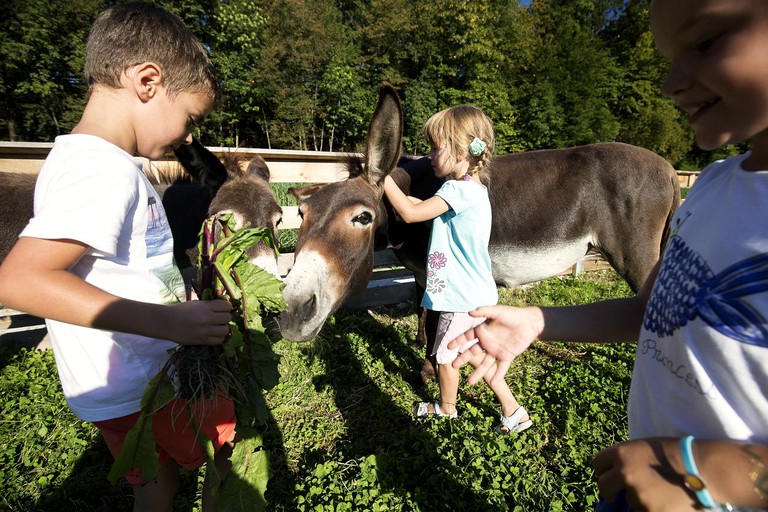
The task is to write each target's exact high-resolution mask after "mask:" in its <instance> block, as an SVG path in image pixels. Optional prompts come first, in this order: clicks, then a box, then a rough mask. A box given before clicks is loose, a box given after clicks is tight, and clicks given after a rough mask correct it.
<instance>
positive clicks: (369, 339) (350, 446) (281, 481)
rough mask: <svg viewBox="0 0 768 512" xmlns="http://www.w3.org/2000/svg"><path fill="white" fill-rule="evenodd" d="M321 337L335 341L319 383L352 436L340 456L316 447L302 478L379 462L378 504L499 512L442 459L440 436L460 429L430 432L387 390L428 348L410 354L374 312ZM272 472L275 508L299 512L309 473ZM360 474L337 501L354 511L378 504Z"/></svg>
mask: <svg viewBox="0 0 768 512" xmlns="http://www.w3.org/2000/svg"><path fill="white" fill-rule="evenodd" d="M355 336H357V337H360V338H363V343H362V346H364V347H365V348H366V349H367V350H368V352H369V355H366V354H360V353H358V351H357V349H356V347H355V341H354V339H353V337H355ZM320 338H324V339H330V340H333V341H332V342H328V343H325V344H324V345H323V346H322V347H319V348H316V349H315V354H314V357H316V358H318V359H320V360H322V361H323V362H324V365H325V368H326V372H325V374H323V375H320V376H315V377H314V379H313V384H314V386H315V389H316V390H318V391H323V390H325V389H330V390H331V391H332V393H331V394H332V396H333V397H334V401H335V405H336V408H337V409H338V411H339V412H340V414H341V416H342V421H343V424H344V426H343V430H344V432H345V434H344V439H343V440H342V441H341V442H339V443H337V448H336V452H337V453H335V454H333V455H329V454H328V453H326V452H325V451H324V450H319V449H316V448H310V449H307V450H305V451H304V452H303V453H302V454H301V455H300V461H299V463H298V464H297V466H298V467H299V468H300V470H299V471H300V472H304V471H305V470H307V469H308V473H307V477H311V473H312V468H316V467H318V466H320V465H322V464H324V463H325V462H327V461H329V460H332V461H342V465H343V466H344V467H347V468H348V467H359V466H362V465H364V462H361V461H367V460H371V457H373V459H374V460H375V475H376V476H375V480H376V481H375V482H374V483H373V486H374V487H378V488H377V489H376V492H377V493H378V495H379V496H384V495H387V497H386V498H382V500H383V501H382V502H381V503H379V504H382V503H385V504H388V505H389V506H392V504H393V503H398V504H400V506H401V508H400V509H398V510H429V511H443V510H445V511H454V510H465V511H475V510H477V511H492V510H496V509H494V507H493V505H491V504H489V503H488V501H487V499H486V497H485V496H484V494H483V493H482V492H479V491H474V490H472V489H470V488H468V487H467V486H466V485H465V484H464V483H462V482H461V481H460V480H459V479H457V478H456V475H457V474H458V473H460V472H461V471H463V470H464V468H457V467H454V465H453V464H452V461H451V459H450V458H448V457H444V456H442V455H441V453H440V445H441V444H442V442H441V441H442V440H440V439H438V438H436V437H435V436H436V435H446V436H450V434H451V431H452V430H453V429H454V428H457V427H456V423H452V422H448V421H445V422H444V423H443V424H442V425H440V426H439V427H438V428H437V429H434V428H425V425H424V423H423V420H418V421H417V420H414V419H413V417H412V416H411V411H410V404H409V405H408V407H407V408H404V407H403V404H402V403H396V402H395V401H394V400H393V395H392V391H391V390H389V391H385V390H384V389H383V388H382V386H388V385H392V383H393V382H398V380H399V379H402V381H405V382H410V381H411V380H412V378H413V376H414V374H416V375H417V374H418V368H420V367H421V361H422V356H421V355H420V354H421V353H422V351H423V349H421V350H419V351H415V350H414V349H412V348H410V347H409V346H408V344H407V343H405V342H402V341H401V340H400V339H399V338H398V334H397V332H396V331H395V329H394V328H393V327H392V326H391V325H382V323H381V322H380V321H379V320H377V319H376V318H374V317H373V316H372V315H371V314H370V313H367V312H363V311H360V310H349V309H347V310H342V311H341V312H339V313H337V314H336V315H335V318H334V322H333V323H332V324H329V325H326V327H325V328H324V331H323V333H321V336H320ZM368 357H370V359H371V360H372V361H375V362H376V363H377V364H381V365H382V368H383V369H384V373H385V374H393V377H394V378H393V379H386V378H384V379H381V381H379V379H376V380H374V379H373V378H372V377H371V372H370V371H369V370H370V369H369V368H365V367H364V366H363V365H364V361H365V360H366V359H367V358H368ZM377 371H380V370H377ZM435 430H437V431H439V434H436V433H435ZM347 463H348V464H347ZM272 467H273V469H274V470H275V471H276V473H275V474H274V475H273V477H272V479H271V480H270V484H269V490H268V495H269V496H268V497H269V498H270V504H271V505H274V506H276V507H279V509H280V510H295V509H296V508H297V503H298V502H297V496H293V495H292V493H291V489H293V488H294V486H295V485H296V484H297V483H298V480H300V479H301V478H302V475H299V474H290V472H289V471H288V469H287V468H284V467H280V466H278V465H277V464H273V466H272ZM361 471H362V470H361ZM354 475H355V474H354V472H353V473H350V474H349V475H347V476H348V477H347V476H345V478H344V482H345V483H347V484H348V485H349V489H347V494H346V495H345V494H343V493H342V494H337V495H336V498H337V499H338V500H339V501H342V500H343V501H344V503H351V505H352V506H353V509H355V510H356V509H366V507H371V506H372V505H373V504H374V503H375V502H376V498H372V497H371V495H370V494H366V493H365V491H366V490H368V489H370V488H371V487H370V486H371V485H372V484H371V482H370V481H368V482H364V480H365V477H364V476H362V475H360V476H354ZM361 485H362V488H361ZM366 485H368V486H369V487H366ZM356 493H358V494H356ZM333 499H334V498H333V497H331V498H330V500H329V501H324V503H326V504H328V503H329V502H330V501H332V500H333ZM386 500H390V501H388V502H387V501H386ZM335 504H336V505H339V502H338V501H337V502H336V503H335ZM501 509H502V508H499V510H501ZM503 509H506V508H503Z"/></svg>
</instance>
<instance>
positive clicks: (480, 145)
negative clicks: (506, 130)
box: [469, 137, 485, 156]
mask: <svg viewBox="0 0 768 512" xmlns="http://www.w3.org/2000/svg"><path fill="white" fill-rule="evenodd" d="M483 151H485V142H483V141H482V140H480V139H479V138H477V137H475V138H474V139H472V142H470V143H469V154H470V155H472V156H480V155H482V154H483Z"/></svg>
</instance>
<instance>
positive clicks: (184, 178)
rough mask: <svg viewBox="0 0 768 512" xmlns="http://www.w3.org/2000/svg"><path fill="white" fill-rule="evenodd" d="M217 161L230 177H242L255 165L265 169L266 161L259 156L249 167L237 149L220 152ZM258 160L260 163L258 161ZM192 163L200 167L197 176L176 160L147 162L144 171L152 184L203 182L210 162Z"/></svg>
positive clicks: (246, 159) (197, 161)
mask: <svg viewBox="0 0 768 512" xmlns="http://www.w3.org/2000/svg"><path fill="white" fill-rule="evenodd" d="M218 161H219V163H218V164H217V165H221V166H223V168H224V169H225V170H226V173H227V175H228V176H230V177H244V176H247V175H248V172H249V169H250V168H251V167H255V166H257V165H263V166H264V168H265V169H266V163H265V162H264V160H263V159H261V157H259V158H257V159H254V161H252V162H251V163H250V167H249V166H247V165H246V162H247V161H248V156H247V155H245V154H244V153H240V152H238V151H237V150H233V151H229V152H226V153H222V155H221V157H220V159H218ZM258 161H260V163H259V162H258ZM194 165H195V166H196V167H197V166H199V167H200V170H199V171H198V172H199V176H194V175H193V174H191V173H190V171H189V170H187V169H185V168H184V166H182V165H181V163H179V162H178V161H176V162H173V161H171V162H168V164H167V165H164V166H162V167H161V166H158V165H156V164H155V163H154V162H151V161H150V162H149V164H148V165H146V166H144V171H145V174H146V176H147V179H148V180H149V182H150V183H151V184H152V185H173V184H174V183H205V182H206V180H207V179H208V177H209V176H210V172H209V171H207V169H209V168H210V167H209V166H210V165H211V164H210V162H203V161H200V160H196V161H195V162H194ZM268 173H269V170H268V169H267V176H269V174H268Z"/></svg>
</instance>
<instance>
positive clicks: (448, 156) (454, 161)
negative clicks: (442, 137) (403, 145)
mask: <svg viewBox="0 0 768 512" xmlns="http://www.w3.org/2000/svg"><path fill="white" fill-rule="evenodd" d="M429 159H430V160H431V161H432V169H433V170H434V171H435V176H437V177H438V178H448V179H451V178H458V177H460V176H463V175H464V174H466V172H467V169H469V160H467V158H466V157H465V158H456V157H455V156H454V155H453V152H452V151H451V148H450V146H449V145H448V144H446V143H444V142H441V143H440V144H439V145H436V146H433V147H432V149H431V150H430V151H429Z"/></svg>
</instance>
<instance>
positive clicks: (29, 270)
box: [0, 237, 231, 345]
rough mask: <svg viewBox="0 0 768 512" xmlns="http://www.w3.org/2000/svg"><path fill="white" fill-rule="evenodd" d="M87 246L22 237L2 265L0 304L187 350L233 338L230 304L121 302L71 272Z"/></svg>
mask: <svg viewBox="0 0 768 512" xmlns="http://www.w3.org/2000/svg"><path fill="white" fill-rule="evenodd" d="M87 249H88V247H87V246H85V245H83V244H82V243H79V242H76V241H73V240H45V239H41V238H31V237H22V238H20V239H19V241H18V242H17V243H16V245H15V246H14V247H13V249H12V250H11V252H10V253H9V254H8V256H7V257H6V258H5V260H4V261H3V263H2V265H0V304H3V305H5V306H7V307H11V308H14V309H17V310H19V311H24V312H26V313H29V314H32V315H35V316H39V317H43V318H49V319H51V320H58V321H61V322H66V323H70V324H75V325H80V326H84V327H92V328H95V329H103V330H108V331H117V332H127V333H132V334H139V335H143V336H148V337H152V338H158V339H166V340H171V341H174V342H176V343H179V344H183V345H214V344H219V343H221V342H222V341H223V340H224V336H226V334H227V332H229V326H228V323H229V320H230V318H231V316H230V310H231V306H230V304H229V303H228V302H227V301H224V300H214V301H189V302H182V303H180V304H174V305H172V306H168V305H162V304H150V303H145V302H139V301H134V300H129V299H124V298H121V297H117V296H115V295H112V294H110V293H107V292H105V291H104V290H101V289H100V288H97V287H95V286H93V285H91V284H89V283H87V282H86V281H84V280H83V279H81V278H80V277H78V276H76V275H74V274H72V273H71V272H69V270H68V269H69V268H71V267H72V266H73V265H74V264H75V263H77V261H78V260H79V259H80V258H81V257H82V256H83V254H85V252H86V250H87Z"/></svg>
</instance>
